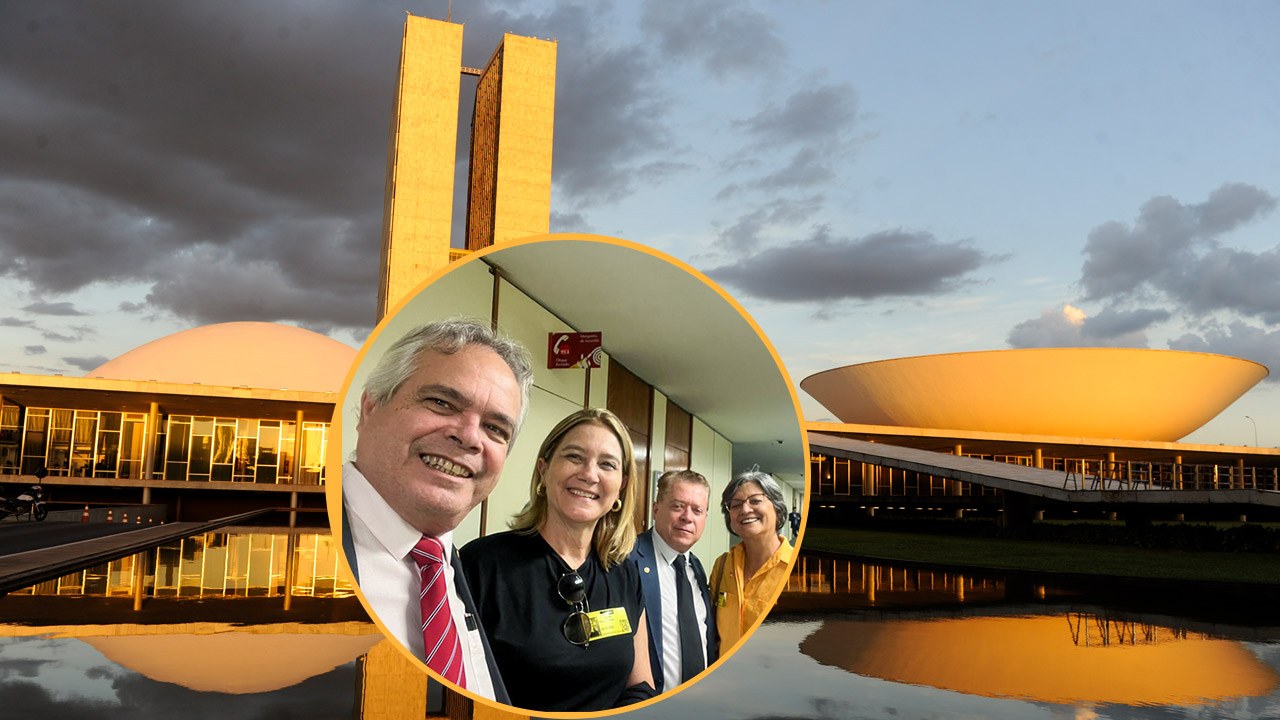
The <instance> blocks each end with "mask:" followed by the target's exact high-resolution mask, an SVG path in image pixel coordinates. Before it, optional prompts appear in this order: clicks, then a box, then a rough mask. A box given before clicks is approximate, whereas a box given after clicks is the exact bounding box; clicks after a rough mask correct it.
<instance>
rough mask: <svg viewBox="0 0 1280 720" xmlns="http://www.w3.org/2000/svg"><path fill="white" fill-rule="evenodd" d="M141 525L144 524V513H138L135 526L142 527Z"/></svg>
mask: <svg viewBox="0 0 1280 720" xmlns="http://www.w3.org/2000/svg"><path fill="white" fill-rule="evenodd" d="M141 524H142V513H138V519H137V520H136V521H135V522H134V525H141Z"/></svg>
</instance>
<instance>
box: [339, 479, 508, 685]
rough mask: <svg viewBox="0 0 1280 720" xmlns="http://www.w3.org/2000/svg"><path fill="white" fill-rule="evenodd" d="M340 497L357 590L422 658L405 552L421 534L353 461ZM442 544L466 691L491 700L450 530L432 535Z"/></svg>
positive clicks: (411, 567) (412, 575) (416, 587)
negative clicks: (459, 587) (356, 567)
mask: <svg viewBox="0 0 1280 720" xmlns="http://www.w3.org/2000/svg"><path fill="white" fill-rule="evenodd" d="M342 502H343V504H344V505H345V506H346V508H347V519H348V521H349V522H350V527H349V528H348V531H349V532H350V533H351V539H352V541H353V542H354V544H355V548H356V562H357V564H358V565H359V568H360V590H361V592H363V593H364V596H365V599H366V600H368V601H369V607H370V609H372V610H373V612H374V614H375V615H377V616H378V620H380V621H381V622H382V624H383V625H384V626H385V627H386V629H387V632H389V633H391V636H392V637H393V638H395V639H397V640H399V641H400V642H401V643H403V644H404V645H405V647H407V648H409V652H411V653H413V655H414V656H415V657H417V658H419V659H422V658H425V657H426V650H425V649H424V648H423V642H422V606H421V604H420V602H419V599H418V595H419V593H420V592H421V586H422V580H421V578H420V576H419V574H418V566H417V565H416V564H414V562H413V558H411V557H409V551H410V550H412V549H413V546H414V545H416V544H417V542H418V541H419V540H420V539H422V533H420V532H418V531H417V530H415V529H414V528H413V526H412V525H410V524H409V523H407V522H405V520H404V518H402V517H400V514H399V513H397V512H396V511H395V510H394V509H393V508H392V507H391V506H390V505H388V504H387V502H386V500H383V499H382V495H380V494H379V493H378V491H377V490H375V489H374V487H373V486H372V485H370V484H369V481H368V480H366V479H365V477H364V476H363V475H361V474H360V471H359V469H357V468H356V466H355V465H353V464H352V463H347V464H345V465H343V466H342ZM437 539H438V540H439V541H440V544H441V545H443V546H444V561H445V562H444V577H445V582H446V587H447V588H448V590H449V611H450V613H451V614H452V615H453V624H454V627H455V628H457V629H458V637H459V638H460V639H461V640H462V650H463V653H462V663H463V667H464V668H465V669H466V673H467V690H470V691H471V692H473V693H475V694H477V695H480V696H482V697H486V698H489V699H493V680H492V679H491V678H490V677H489V665H488V663H486V662H485V654H484V645H483V643H482V642H481V640H480V631H479V624H478V621H477V620H474V619H473V620H472V625H474V626H475V627H476V629H474V630H471V629H468V627H467V622H466V615H467V613H466V607H465V606H464V605H463V604H462V599H461V598H459V597H458V590H457V586H456V585H454V578H453V576H454V572H453V564H452V561H453V533H452V532H447V533H445V534H443V535H440V536H439V537H438V538H437Z"/></svg>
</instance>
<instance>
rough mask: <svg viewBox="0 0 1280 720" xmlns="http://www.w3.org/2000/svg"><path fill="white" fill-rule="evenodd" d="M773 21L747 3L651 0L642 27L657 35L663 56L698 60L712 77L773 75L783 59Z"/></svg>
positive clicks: (715, 0) (781, 48)
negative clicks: (664, 0) (665, 0)
mask: <svg viewBox="0 0 1280 720" xmlns="http://www.w3.org/2000/svg"><path fill="white" fill-rule="evenodd" d="M775 28H776V23H775V22H774V21H773V19H772V18H770V17H769V16H768V15H765V14H764V13H761V12H760V11H758V10H756V9H755V8H753V7H751V6H750V5H749V4H747V3H743V2H733V3H730V2H722V1H721V0H686V1H685V2H679V3H670V2H661V1H659V0H650V1H649V2H647V3H645V6H644V10H643V11H642V12H641V15H640V29H641V30H644V31H645V32H648V33H651V34H653V35H654V36H655V37H656V38H657V42H658V48H659V50H661V51H662V54H663V56H665V57H668V58H671V59H673V60H693V61H696V62H700V63H702V65H703V67H704V68H705V69H706V70H707V72H708V73H710V74H711V75H712V76H713V77H715V78H718V79H721V80H723V79H727V78H731V77H748V78H750V77H756V76H759V75H762V74H763V75H768V74H773V73H776V72H777V71H778V68H779V66H780V65H782V63H783V61H784V60H785V59H786V54H787V49H786V47H785V46H784V45H783V43H782V41H781V40H780V39H779V38H778V34H777V31H776V29H775Z"/></svg>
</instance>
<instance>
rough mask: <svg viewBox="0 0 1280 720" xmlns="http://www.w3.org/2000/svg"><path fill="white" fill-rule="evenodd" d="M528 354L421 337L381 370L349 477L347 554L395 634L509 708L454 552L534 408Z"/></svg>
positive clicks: (448, 335) (448, 330) (414, 336)
mask: <svg viewBox="0 0 1280 720" xmlns="http://www.w3.org/2000/svg"><path fill="white" fill-rule="evenodd" d="M532 382H533V369H532V367H531V365H530V361H529V357H528V352H527V351H526V350H525V349H524V347H523V346H522V345H520V344H519V343H517V342H515V341H513V340H510V339H508V338H504V337H501V336H499V335H498V334H496V333H495V332H493V331H492V330H490V328H489V327H488V326H487V325H484V324H481V323H478V322H473V321H469V320H445V321H440V322H435V323H429V324H427V325H423V326H421V327H418V328H416V329H414V330H412V331H410V332H409V333H408V334H406V335H405V336H404V337H402V338H400V340H398V341H396V343H395V344H394V345H392V346H391V348H390V349H389V350H387V352H386V353H385V354H384V355H383V356H382V358H381V359H380V360H379V361H378V364H377V366H376V367H375V368H374V369H373V372H371V373H370V374H369V377H368V379H367V380H366V382H365V386H364V392H363V393H362V394H361V396H360V418H359V421H358V423H357V424H356V432H357V433H358V437H357V439H356V454H355V460H354V461H353V462H349V463H347V464H346V465H345V466H344V467H343V472H342V504H343V530H344V532H343V538H342V540H343V550H344V552H345V553H346V556H347V562H348V564H349V565H350V566H351V570H352V572H353V573H354V574H355V576H356V582H357V583H358V584H359V586H360V589H361V591H362V592H363V593H364V596H365V598H366V599H367V600H368V601H369V605H370V607H371V608H372V609H373V611H374V613H375V614H376V615H377V617H378V619H379V620H381V621H382V624H383V625H384V626H385V627H386V629H387V630H388V631H389V632H390V633H391V634H392V636H394V637H395V638H396V639H398V640H399V641H400V642H402V643H404V645H405V646H406V647H408V648H409V650H410V651H411V652H413V653H414V654H415V655H416V656H417V657H419V658H422V659H423V661H424V662H426V664H427V667H429V668H431V669H432V670H434V671H436V672H437V673H438V674H439V675H440V676H441V677H443V678H445V679H446V680H449V681H450V682H452V683H454V684H455V685H458V686H459V687H463V688H466V689H468V690H470V691H472V692H474V693H476V694H478V695H481V696H484V697H488V698H492V699H496V700H498V701H499V702H508V700H507V694H506V689H505V687H504V686H503V684H502V679H501V677H500V676H499V674H498V670H497V668H496V666H494V664H493V660H492V656H493V654H492V653H491V652H489V649H488V639H487V638H486V637H485V635H484V631H483V630H482V629H481V627H480V625H479V623H478V622H477V621H476V620H475V616H474V615H475V608H474V603H473V602H472V600H471V593H470V591H469V590H468V589H467V586H466V579H465V577H464V576H463V574H462V566H461V564H460V563H459V561H458V558H457V551H456V549H455V548H454V547H453V530H454V528H456V527H457V526H458V524H459V523H461V522H462V520H463V519H464V518H466V516H467V514H468V513H470V512H471V510H472V508H474V507H475V506H476V505H478V504H480V502H482V501H483V500H484V499H485V498H486V497H488V496H489V493H490V492H492V491H493V488H494V486H495V485H496V484H497V482H498V478H499V476H501V474H502V466H503V464H504V463H505V462H506V459H507V453H508V451H509V449H510V447H511V443H512V442H514V440H515V437H516V433H517V432H518V431H519V428H520V424H521V422H522V421H523V418H524V415H525V412H526V410H527V406H528V398H529V387H530V385H531V384H532Z"/></svg>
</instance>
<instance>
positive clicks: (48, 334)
mask: <svg viewBox="0 0 1280 720" xmlns="http://www.w3.org/2000/svg"><path fill="white" fill-rule="evenodd" d="M40 337H42V338H44V339H45V340H52V341H54V342H75V341H77V340H79V339H80V338H79V337H76V336H75V335H63V334H62V333H60V332H55V331H53V330H41V331H40Z"/></svg>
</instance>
